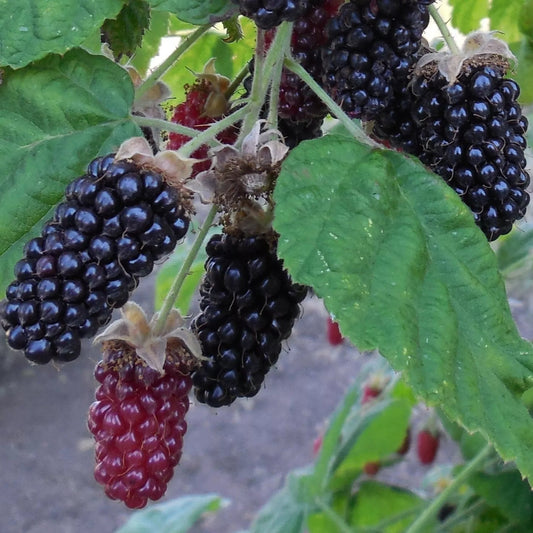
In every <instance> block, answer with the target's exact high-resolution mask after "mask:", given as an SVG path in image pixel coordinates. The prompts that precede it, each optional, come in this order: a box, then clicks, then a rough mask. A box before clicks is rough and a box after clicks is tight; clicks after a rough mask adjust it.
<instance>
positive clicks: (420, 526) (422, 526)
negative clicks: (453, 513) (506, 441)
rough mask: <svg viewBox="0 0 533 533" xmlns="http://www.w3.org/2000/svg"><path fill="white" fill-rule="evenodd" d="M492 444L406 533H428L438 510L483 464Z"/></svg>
mask: <svg viewBox="0 0 533 533" xmlns="http://www.w3.org/2000/svg"><path fill="white" fill-rule="evenodd" d="M492 449H493V448H492V444H490V443H489V444H487V445H486V446H485V447H484V448H482V449H481V451H480V452H479V453H478V454H477V455H476V456H475V457H474V458H473V459H472V460H471V461H470V462H469V463H468V464H467V465H465V467H464V468H463V470H461V472H460V473H459V474H458V475H457V476H456V477H455V478H454V480H453V481H452V482H451V483H450V484H449V485H448V486H447V487H446V488H445V489H444V490H443V491H442V492H441V493H440V494H439V495H438V496H437V497H436V498H435V499H434V500H433V501H432V502H431V503H430V504H429V505H428V506H427V507H426V509H425V510H424V511H423V512H422V513H421V514H420V516H419V517H418V518H417V519H416V520H415V521H414V522H413V523H412V524H411V525H410V526H409V528H408V529H407V530H406V533H421V532H422V531H428V528H429V527H430V522H431V520H432V519H433V518H434V517H435V516H436V514H437V513H438V512H439V509H440V508H441V507H442V506H443V505H444V504H445V503H446V502H447V501H448V499H449V497H450V495H451V494H453V493H454V492H455V491H457V490H458V489H459V488H460V486H461V485H462V484H463V483H465V481H466V480H467V479H468V478H469V477H470V476H471V475H472V474H474V473H475V472H476V471H478V470H479V468H480V467H481V466H482V465H483V464H484V462H485V460H486V459H487V457H488V456H489V455H490V453H491V452H492Z"/></svg>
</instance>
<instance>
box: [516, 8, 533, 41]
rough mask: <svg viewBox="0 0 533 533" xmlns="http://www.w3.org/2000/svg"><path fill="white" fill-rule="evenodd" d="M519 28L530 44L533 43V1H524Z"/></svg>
mask: <svg viewBox="0 0 533 533" xmlns="http://www.w3.org/2000/svg"><path fill="white" fill-rule="evenodd" d="M518 27H519V28H520V31H521V33H523V34H524V36H525V37H526V38H527V39H528V40H529V41H530V43H533V0H523V2H522V10H521V11H520V18H519V20H518Z"/></svg>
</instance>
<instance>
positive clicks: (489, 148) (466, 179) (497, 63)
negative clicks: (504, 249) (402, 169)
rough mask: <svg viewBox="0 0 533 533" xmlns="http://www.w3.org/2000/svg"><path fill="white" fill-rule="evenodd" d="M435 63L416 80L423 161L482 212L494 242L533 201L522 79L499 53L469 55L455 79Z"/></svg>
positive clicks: (483, 223) (480, 219) (416, 113)
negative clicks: (511, 71) (509, 75)
mask: <svg viewBox="0 0 533 533" xmlns="http://www.w3.org/2000/svg"><path fill="white" fill-rule="evenodd" d="M433 67H434V65H433V66H432V65H431V64H430V65H428V66H427V67H425V70H424V73H422V74H421V75H419V76H417V77H416V78H415V79H414V81H413V84H412V92H413V94H414V107H413V109H412V116H413V119H414V121H415V123H416V126H417V130H418V136H419V143H420V146H421V147H422V149H423V152H422V153H421V154H420V159H421V161H422V162H423V163H425V164H426V165H428V166H429V167H430V168H431V169H432V170H433V171H434V172H435V173H436V174H438V175H439V176H441V177H442V178H443V179H444V180H446V182H447V183H448V184H449V185H450V187H452V188H453V189H454V190H455V191H456V192H457V193H458V194H459V195H460V197H461V199H462V200H463V201H464V203H465V204H466V205H468V207H470V209H471V210H472V212H473V213H474V217H475V220H476V223H477V224H478V225H479V227H480V228H481V229H482V231H483V232H484V233H485V235H486V236H487V238H488V239H489V240H494V239H497V238H498V237H499V236H500V235H504V234H506V233H509V231H511V228H512V225H513V222H515V221H516V220H518V219H520V218H522V217H523V216H524V214H525V210H526V206H527V205H528V203H529V194H528V193H527V192H526V188H527V186H528V185H529V182H530V177H529V175H528V173H527V172H526V170H525V165H526V160H525V157H524V148H525V147H526V139H525V133H526V130H527V127H528V122H527V119H526V117H524V116H522V112H521V108H520V105H519V104H518V103H517V98H518V95H519V93H520V89H519V86H518V84H517V83H516V82H515V81H513V80H511V79H506V78H505V77H504V76H505V73H506V70H507V63H506V62H505V61H503V60H502V59H501V58H499V56H490V55H482V56H476V57H474V58H472V59H467V60H466V61H464V63H463V67H462V69H461V71H460V72H459V73H458V75H457V77H456V79H455V80H452V82H451V83H450V82H449V81H448V80H447V79H446V78H445V77H444V76H443V75H442V74H440V73H438V72H437V69H436V67H435V68H433Z"/></svg>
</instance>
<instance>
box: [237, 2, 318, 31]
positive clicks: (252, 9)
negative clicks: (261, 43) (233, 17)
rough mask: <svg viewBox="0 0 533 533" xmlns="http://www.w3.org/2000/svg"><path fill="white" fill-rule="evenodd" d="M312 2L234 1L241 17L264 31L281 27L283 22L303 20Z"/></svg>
mask: <svg viewBox="0 0 533 533" xmlns="http://www.w3.org/2000/svg"><path fill="white" fill-rule="evenodd" d="M310 1H311V0H232V2H233V3H234V4H237V5H238V6H239V11H240V12H241V15H244V16H245V17H249V18H251V19H253V21H254V22H255V23H256V24H257V26H258V27H259V28H261V29H263V30H270V29H271V28H274V27H276V26H279V25H280V24H281V23H282V22H283V21H285V20H286V21H290V22H293V21H295V20H297V19H299V18H301V17H302V16H303V15H304V14H305V13H307V11H308V10H309V7H310Z"/></svg>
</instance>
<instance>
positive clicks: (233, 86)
mask: <svg viewBox="0 0 533 533" xmlns="http://www.w3.org/2000/svg"><path fill="white" fill-rule="evenodd" d="M249 73H250V70H249V68H248V63H246V65H244V67H242V68H241V70H240V71H239V72H238V73H237V75H236V76H235V78H233V81H232V82H231V83H230V85H229V87H228V88H227V90H226V92H225V93H224V96H225V97H226V98H228V99H229V98H230V97H231V96H232V95H233V93H234V92H235V91H236V90H237V88H238V87H239V85H240V84H241V82H242V80H244V78H246V76H247V75H248V74H249Z"/></svg>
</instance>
